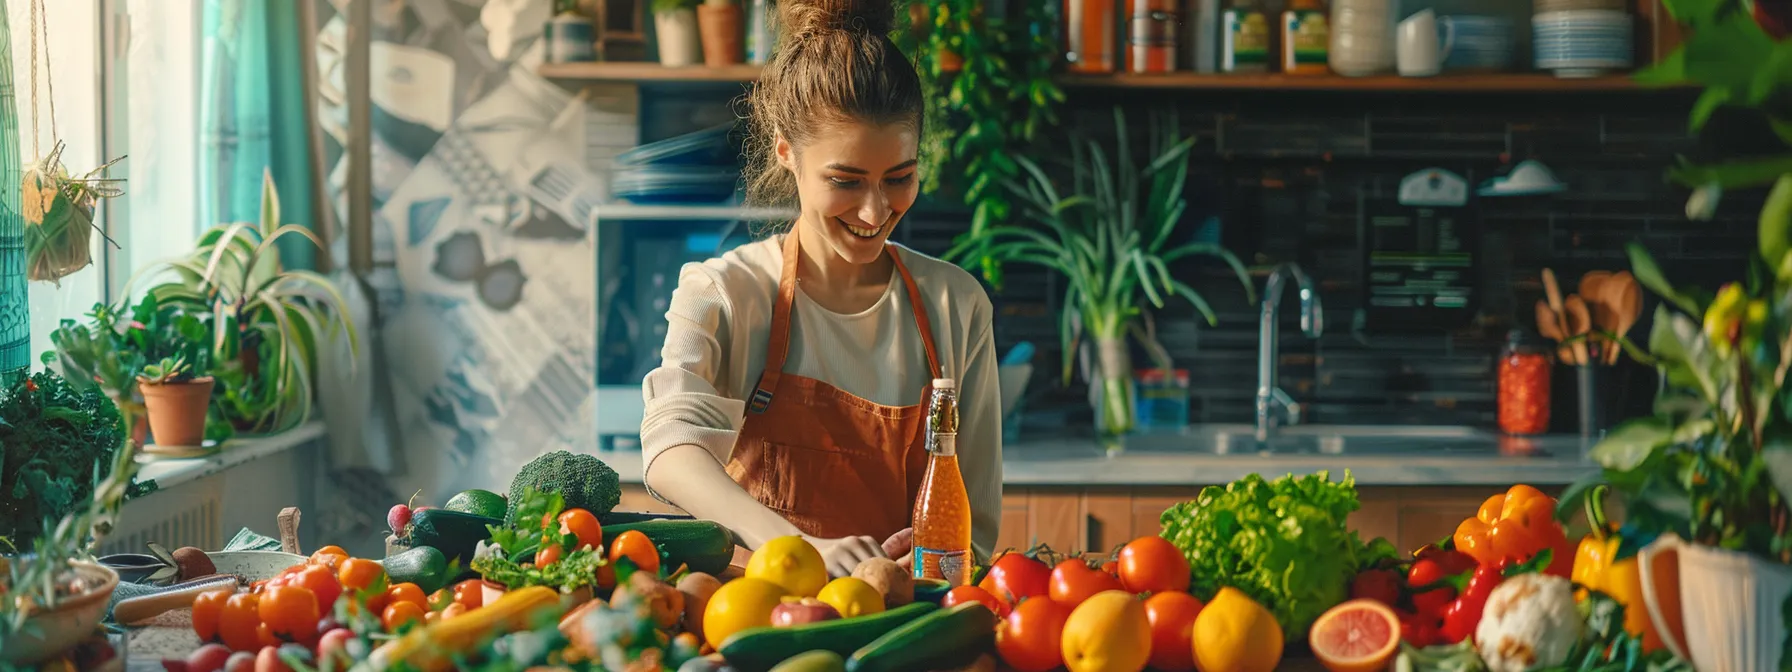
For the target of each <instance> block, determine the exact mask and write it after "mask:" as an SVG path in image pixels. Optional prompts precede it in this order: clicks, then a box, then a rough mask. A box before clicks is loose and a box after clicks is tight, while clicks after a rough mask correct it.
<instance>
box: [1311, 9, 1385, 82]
mask: <svg viewBox="0 0 1792 672" xmlns="http://www.w3.org/2000/svg"><path fill="white" fill-rule="evenodd" d="M1326 60H1327V63H1328V64H1329V65H1331V67H1332V72H1336V73H1338V74H1340V75H1344V76H1346V77H1365V76H1368V75H1375V74H1380V73H1383V72H1387V71H1389V70H1393V69H1394V3H1393V1H1392V0H1333V2H1332V15H1331V45H1330V49H1329V50H1328V52H1327V56H1326Z"/></svg>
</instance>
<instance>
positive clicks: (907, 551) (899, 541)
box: [883, 527, 915, 569]
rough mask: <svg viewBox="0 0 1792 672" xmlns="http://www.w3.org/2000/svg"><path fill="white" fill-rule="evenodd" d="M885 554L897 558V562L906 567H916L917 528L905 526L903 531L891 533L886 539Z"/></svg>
mask: <svg viewBox="0 0 1792 672" xmlns="http://www.w3.org/2000/svg"><path fill="white" fill-rule="evenodd" d="M883 546H884V555H887V556H889V557H891V558H894V559H895V560H896V564H898V565H901V566H903V567H906V568H910V569H912V568H914V562H915V554H914V553H913V551H914V550H915V528H912V527H905V528H902V531H901V532H897V533H895V534H892V535H890V538H889V539H885V540H884V544H883Z"/></svg>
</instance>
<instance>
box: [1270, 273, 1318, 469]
mask: <svg viewBox="0 0 1792 672" xmlns="http://www.w3.org/2000/svg"><path fill="white" fill-rule="evenodd" d="M1289 277H1292V278H1294V283H1295V284H1296V285H1297V286H1298V287H1299V288H1300V330H1301V331H1302V332H1303V333H1305V334H1306V335H1307V338H1319V334H1320V332H1322V331H1324V329H1325V311H1324V310H1323V309H1321V308H1320V307H1319V289H1318V288H1317V287H1315V286H1314V285H1313V280H1312V279H1311V278H1309V277H1307V274H1306V273H1305V272H1303V271H1301V270H1300V266H1299V265H1297V264H1293V263H1284V264H1281V265H1279V266H1276V268H1275V270H1273V271H1270V273H1269V281H1268V282H1265V283H1264V285H1263V318H1262V322H1261V324H1260V328H1259V329H1258V332H1257V441H1258V443H1263V442H1266V441H1269V437H1270V434H1271V432H1272V431H1274V429H1275V425H1276V424H1277V423H1276V421H1275V418H1274V414H1273V410H1274V408H1273V407H1276V406H1280V407H1281V408H1282V410H1283V412H1284V413H1285V414H1286V416H1287V417H1286V421H1287V424H1290V425H1294V424H1299V423H1300V404H1299V403H1296V402H1295V401H1294V399H1293V398H1292V397H1289V396H1288V393H1287V392H1283V391H1282V388H1281V387H1279V386H1278V385H1277V384H1276V380H1277V379H1276V369H1277V365H1278V364H1279V363H1280V362H1279V356H1278V353H1277V345H1278V341H1279V340H1280V331H1281V329H1280V325H1279V324H1278V323H1277V321H1276V317H1277V313H1279V312H1280V309H1281V307H1282V285H1284V284H1286V282H1287V280H1286V279H1287V278H1289Z"/></svg>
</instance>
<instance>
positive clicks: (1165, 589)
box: [1120, 536, 1189, 593]
mask: <svg viewBox="0 0 1792 672" xmlns="http://www.w3.org/2000/svg"><path fill="white" fill-rule="evenodd" d="M1188 582H1189V565H1188V558H1185V557H1183V555H1182V551H1181V550H1179V549H1177V548H1176V545H1175V544H1172V543H1170V542H1169V540H1167V539H1164V538H1163V537H1159V536H1149V537H1139V538H1138V539H1134V540H1133V541H1132V543H1130V544H1127V545H1126V546H1125V547H1124V548H1121V549H1120V585H1122V586H1125V587H1126V590H1127V592H1131V593H1169V592H1176V593H1180V592H1186V591H1187V590H1188Z"/></svg>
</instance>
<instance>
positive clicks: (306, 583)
mask: <svg viewBox="0 0 1792 672" xmlns="http://www.w3.org/2000/svg"><path fill="white" fill-rule="evenodd" d="M286 585H289V586H298V587H300V588H304V589H305V590H309V591H311V594H312V595H314V596H316V597H317V609H318V611H321V612H323V613H326V614H327V613H330V612H332V611H334V610H335V607H336V598H338V597H341V596H342V582H341V581H338V580H337V579H336V573H335V572H332V571H330V568H328V567H324V566H321V565H313V566H310V567H306V568H305V569H303V570H300V571H299V573H298V574H294V575H293V576H292V578H290V579H287V580H286Z"/></svg>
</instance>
